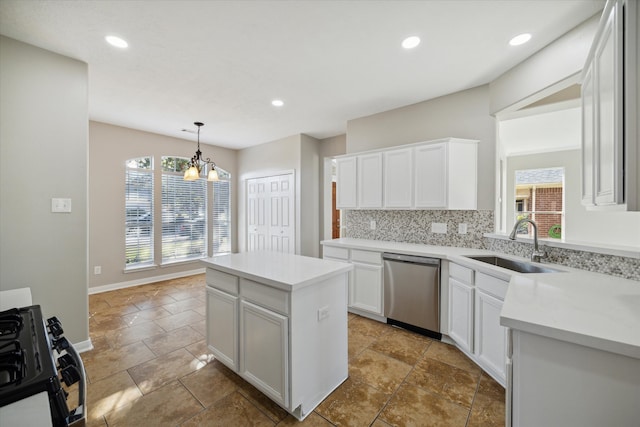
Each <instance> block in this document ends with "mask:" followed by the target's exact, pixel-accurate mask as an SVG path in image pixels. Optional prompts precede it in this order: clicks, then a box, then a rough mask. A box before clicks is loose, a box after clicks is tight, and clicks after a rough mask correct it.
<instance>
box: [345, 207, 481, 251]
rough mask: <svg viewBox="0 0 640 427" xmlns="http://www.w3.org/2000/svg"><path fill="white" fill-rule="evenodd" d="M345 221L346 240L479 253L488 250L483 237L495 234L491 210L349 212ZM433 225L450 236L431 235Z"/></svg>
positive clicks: (346, 213)
mask: <svg viewBox="0 0 640 427" xmlns="http://www.w3.org/2000/svg"><path fill="white" fill-rule="evenodd" d="M343 221H344V223H343V226H344V227H345V228H344V233H343V235H344V236H345V237H353V238H358V239H371V240H386V241H390V242H404V243H422V244H425V245H436V246H460V247H465V248H476V249H485V248H486V240H485V239H484V237H483V234H484V233H491V232H493V211H488V210H487V211H432V210H398V211H392V210H349V211H345V215H344V217H343ZM371 221H375V230H372V229H371ZM432 223H445V224H447V232H446V233H445V234H440V233H433V232H431V224H432ZM459 224H466V225H467V232H466V234H459V233H458V225H459Z"/></svg>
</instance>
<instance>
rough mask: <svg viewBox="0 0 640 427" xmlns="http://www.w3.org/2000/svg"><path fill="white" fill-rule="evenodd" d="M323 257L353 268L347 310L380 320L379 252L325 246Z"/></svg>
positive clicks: (382, 310) (380, 273) (380, 278)
mask: <svg viewBox="0 0 640 427" xmlns="http://www.w3.org/2000/svg"><path fill="white" fill-rule="evenodd" d="M323 258H324V259H328V260H332V261H341V262H348V263H350V264H351V265H353V270H352V271H351V272H350V273H349V296H348V308H349V310H350V311H354V312H356V313H357V314H361V315H365V316H367V315H373V316H372V317H373V318H375V319H378V320H381V318H382V316H384V307H383V304H382V301H383V292H384V288H383V280H382V278H383V269H382V268H383V267H382V253H380V252H374V251H363V250H360V249H347V248H337V247H333V246H324V249H323Z"/></svg>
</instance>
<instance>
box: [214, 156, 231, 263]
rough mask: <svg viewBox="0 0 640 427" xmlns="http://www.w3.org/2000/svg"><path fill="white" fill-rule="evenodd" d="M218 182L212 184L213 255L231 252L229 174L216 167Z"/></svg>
mask: <svg viewBox="0 0 640 427" xmlns="http://www.w3.org/2000/svg"><path fill="white" fill-rule="evenodd" d="M216 170H217V171H218V177H219V178H220V181H214V182H213V193H212V198H213V221H212V224H211V236H212V238H213V254H214V255H219V254H225V253H230V252H231V174H229V172H227V171H225V170H224V169H220V168H218V167H216Z"/></svg>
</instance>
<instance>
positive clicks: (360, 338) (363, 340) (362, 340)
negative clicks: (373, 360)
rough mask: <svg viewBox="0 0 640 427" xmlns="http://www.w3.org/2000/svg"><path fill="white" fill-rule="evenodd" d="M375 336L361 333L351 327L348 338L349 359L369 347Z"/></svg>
mask: <svg viewBox="0 0 640 427" xmlns="http://www.w3.org/2000/svg"><path fill="white" fill-rule="evenodd" d="M374 341H375V338H373V337H370V336H367V335H362V334H359V333H357V332H355V331H352V330H351V329H349V338H348V350H349V360H351V359H352V358H353V357H354V356H357V355H358V354H360V353H362V351H363V350H364V349H365V348H367V347H369V346H370V345H371V344H372V343H373V342H374Z"/></svg>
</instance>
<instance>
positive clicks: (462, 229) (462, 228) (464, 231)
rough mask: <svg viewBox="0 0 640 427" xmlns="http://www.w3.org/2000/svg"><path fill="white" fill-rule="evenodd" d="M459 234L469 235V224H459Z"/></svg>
mask: <svg viewBox="0 0 640 427" xmlns="http://www.w3.org/2000/svg"><path fill="white" fill-rule="evenodd" d="M458 234H467V224H465V223H460V224H458Z"/></svg>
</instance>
